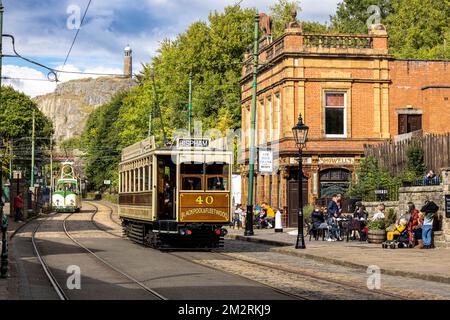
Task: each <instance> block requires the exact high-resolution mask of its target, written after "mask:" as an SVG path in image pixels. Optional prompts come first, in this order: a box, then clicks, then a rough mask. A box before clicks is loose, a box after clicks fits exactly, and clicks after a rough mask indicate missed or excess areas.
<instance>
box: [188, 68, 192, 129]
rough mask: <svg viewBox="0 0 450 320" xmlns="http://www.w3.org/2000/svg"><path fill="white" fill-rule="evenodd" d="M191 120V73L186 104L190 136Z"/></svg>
mask: <svg viewBox="0 0 450 320" xmlns="http://www.w3.org/2000/svg"><path fill="white" fill-rule="evenodd" d="M191 118H192V71H191V72H189V104H188V130H189V135H191Z"/></svg>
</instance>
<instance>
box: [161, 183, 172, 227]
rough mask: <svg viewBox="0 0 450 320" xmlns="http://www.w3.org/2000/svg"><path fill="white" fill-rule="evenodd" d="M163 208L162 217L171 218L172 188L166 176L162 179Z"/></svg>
mask: <svg viewBox="0 0 450 320" xmlns="http://www.w3.org/2000/svg"><path fill="white" fill-rule="evenodd" d="M164 180H165V181H164V193H163V197H164V206H163V208H164V210H163V217H161V218H162V219H172V212H173V188H172V186H171V185H170V183H169V177H168V176H166V177H165V179H164Z"/></svg>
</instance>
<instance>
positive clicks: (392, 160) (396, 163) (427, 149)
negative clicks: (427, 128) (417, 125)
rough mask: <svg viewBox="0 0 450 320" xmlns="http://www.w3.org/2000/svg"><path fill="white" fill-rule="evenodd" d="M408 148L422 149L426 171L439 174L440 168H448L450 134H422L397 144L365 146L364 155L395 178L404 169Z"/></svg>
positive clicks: (387, 143) (449, 163)
mask: <svg viewBox="0 0 450 320" xmlns="http://www.w3.org/2000/svg"><path fill="white" fill-rule="evenodd" d="M410 146H417V147H420V148H422V150H423V151H424V163H425V167H426V169H427V170H434V171H435V172H436V174H439V173H440V172H439V171H440V169H441V168H444V167H450V133H447V134H441V135H438V134H424V135H418V136H412V137H411V138H409V139H405V140H401V141H397V142H385V143H383V144H379V145H375V146H374V145H366V146H365V147H364V153H365V155H366V157H367V156H373V157H375V158H376V159H378V163H379V164H380V166H381V167H383V168H385V169H387V170H389V172H390V173H391V174H392V175H396V176H397V175H399V174H401V173H402V172H403V171H404V170H405V169H406V165H407V151H408V148H409V147H410Z"/></svg>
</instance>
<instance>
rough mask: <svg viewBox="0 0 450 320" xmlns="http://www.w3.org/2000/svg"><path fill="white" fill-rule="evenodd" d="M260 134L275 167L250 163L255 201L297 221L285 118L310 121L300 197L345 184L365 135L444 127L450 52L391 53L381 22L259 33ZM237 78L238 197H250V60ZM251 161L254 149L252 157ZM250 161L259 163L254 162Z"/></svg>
mask: <svg viewBox="0 0 450 320" xmlns="http://www.w3.org/2000/svg"><path fill="white" fill-rule="evenodd" d="M260 44H261V46H260V54H259V60H260V67H259V69H258V87H257V88H258V93H257V137H256V144H257V146H258V147H261V148H265V147H266V148H271V149H272V150H274V151H275V153H274V155H275V156H274V170H273V172H272V173H268V174H262V173H259V172H256V173H255V177H256V178H255V179H254V181H255V186H254V190H256V192H254V194H255V199H254V201H255V202H256V203H261V202H263V201H266V202H269V203H270V204H272V206H274V207H279V208H281V209H284V211H285V212H286V213H287V214H286V216H285V218H286V220H285V222H286V224H287V225H290V226H292V225H295V224H296V223H297V221H296V209H297V206H298V203H297V198H298V193H297V183H296V180H297V173H298V169H297V167H298V164H297V161H296V160H295V159H296V157H297V153H298V150H297V148H296V146H295V143H294V140H293V136H292V131H291V128H292V127H293V126H294V125H295V124H296V123H297V118H298V115H299V114H302V116H303V120H304V122H305V123H306V124H307V125H308V126H309V128H310V131H309V135H308V142H307V144H306V147H305V149H304V159H303V164H304V176H305V177H304V182H303V185H304V188H303V189H304V190H305V192H304V199H305V202H306V199H307V200H308V203H314V202H316V201H317V200H320V199H322V198H326V197H329V196H330V195H331V194H333V193H336V192H345V191H346V190H347V188H348V186H349V184H350V181H351V179H352V177H353V178H354V173H355V170H356V169H357V168H358V166H359V163H360V159H361V157H362V156H363V154H364V145H365V144H377V143H380V142H383V141H385V140H387V139H392V138H393V137H394V136H395V135H397V134H400V133H407V132H410V131H414V130H418V129H423V130H424V131H425V132H433V133H441V132H447V131H449V129H448V127H447V123H449V122H450V114H449V112H448V110H449V107H450V105H449V97H450V61H416V60H396V59H394V58H393V57H392V56H391V55H390V54H389V50H388V33H387V32H386V30H385V29H384V27H383V26H381V25H378V26H375V27H374V28H372V30H370V31H369V33H368V34H362V35H348V34H336V35H329V34H307V33H304V32H303V31H302V28H301V26H300V25H298V24H296V23H294V24H291V25H290V27H288V28H287V29H286V30H285V33H284V34H283V35H282V36H281V37H280V38H278V39H275V40H274V41H271V40H270V38H269V37H264V38H263V39H262V40H261V41H260ZM241 85H242V137H243V138H242V151H243V152H242V157H241V163H242V167H241V172H242V190H243V192H242V199H243V202H244V204H245V203H246V201H247V189H248V185H247V184H248V156H249V140H250V130H249V128H250V113H251V99H252V60H251V56H248V59H247V60H246V61H245V64H244V68H243V75H242V80H241ZM256 161H257V159H256ZM256 167H257V165H256Z"/></svg>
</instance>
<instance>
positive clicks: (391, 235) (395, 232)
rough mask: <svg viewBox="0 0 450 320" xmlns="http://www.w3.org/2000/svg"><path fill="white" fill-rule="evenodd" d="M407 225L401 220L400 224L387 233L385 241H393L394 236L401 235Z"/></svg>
mask: <svg viewBox="0 0 450 320" xmlns="http://www.w3.org/2000/svg"><path fill="white" fill-rule="evenodd" d="M407 225H408V221H407V220H406V219H405V218H401V219H400V223H399V224H396V225H395V226H394V230H393V231H389V232H388V233H387V240H388V241H392V240H394V236H398V235H401V234H402V232H403V231H405V229H406V226H407Z"/></svg>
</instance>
